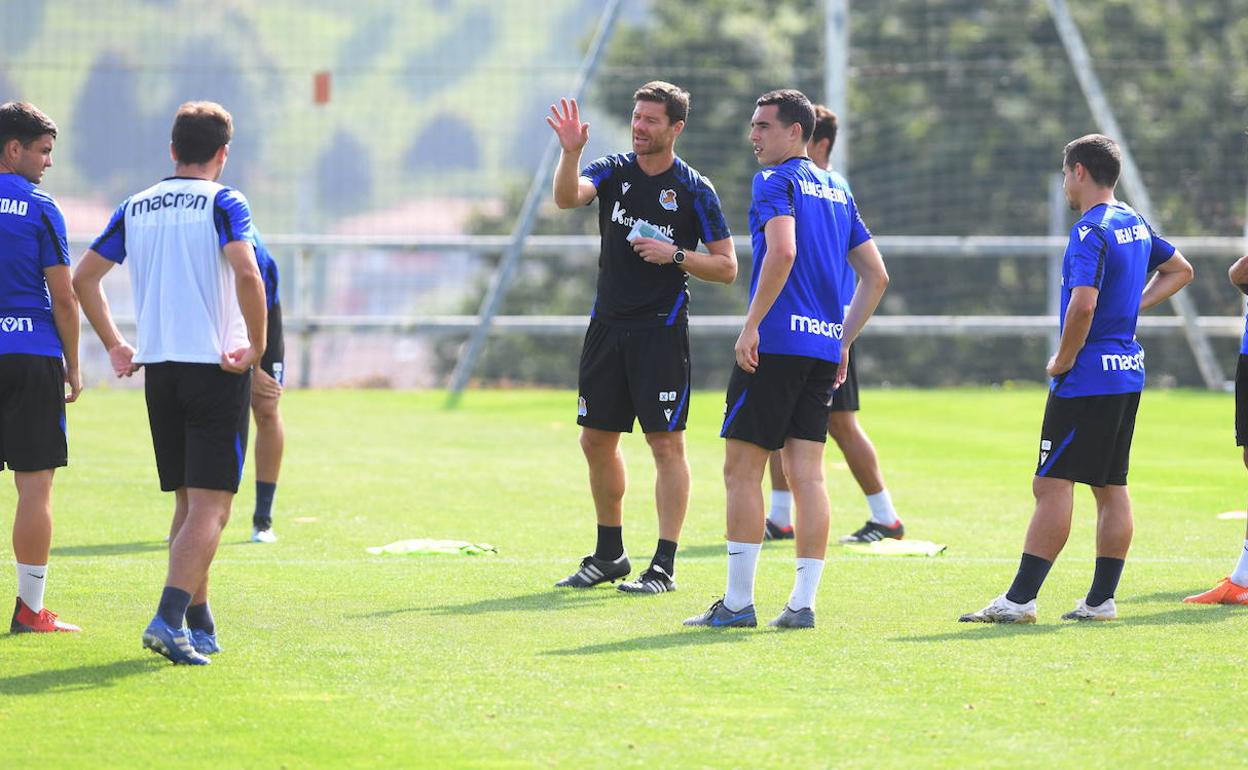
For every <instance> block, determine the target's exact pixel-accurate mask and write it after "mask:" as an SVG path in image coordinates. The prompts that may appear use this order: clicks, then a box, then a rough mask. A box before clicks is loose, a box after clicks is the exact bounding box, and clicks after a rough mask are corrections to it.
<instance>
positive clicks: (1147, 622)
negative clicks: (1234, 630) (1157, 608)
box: [1119, 604, 1244, 626]
mask: <svg viewBox="0 0 1248 770" xmlns="http://www.w3.org/2000/svg"><path fill="white" fill-rule="evenodd" d="M1242 617H1244V610H1243V608H1242V607H1236V606H1232V605H1223V604H1215V605H1191V604H1189V605H1185V606H1183V607H1181V608H1180V607H1176V608H1175V609H1172V610H1166V611H1165V612H1154V613H1152V614H1149V615H1136V614H1128V615H1126V616H1125V617H1124V616H1119V620H1120V621H1121V622H1122V623H1124V624H1125V625H1128V626H1192V625H1196V624H1198V623H1222V622H1224V621H1227V620H1230V619H1231V618H1242Z"/></svg>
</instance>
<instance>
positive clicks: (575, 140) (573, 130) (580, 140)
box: [546, 99, 589, 153]
mask: <svg viewBox="0 0 1248 770" xmlns="http://www.w3.org/2000/svg"><path fill="white" fill-rule="evenodd" d="M546 125H548V126H550V127H551V129H552V130H553V131H554V132H555V136H557V137H559V146H560V147H562V148H563V151H564V152H567V153H579V152H580V151H581V149H582V148H584V147H585V143H586V142H588V141H589V124H588V123H582V122H581V108H580V107H578V106H577V104H576V100H575V99H560V100H559V107H555V105H553V104H552V105H550V115H547V116H546Z"/></svg>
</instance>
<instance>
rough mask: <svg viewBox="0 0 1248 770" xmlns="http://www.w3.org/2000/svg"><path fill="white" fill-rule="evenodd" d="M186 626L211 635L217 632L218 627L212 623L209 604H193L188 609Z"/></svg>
mask: <svg viewBox="0 0 1248 770" xmlns="http://www.w3.org/2000/svg"><path fill="white" fill-rule="evenodd" d="M186 625H187V626H188V627H190V628H198V629H199V630H201V631H206V632H208V633H210V634H215V633H216V632H217V626H216V624H215V623H213V622H212V610H210V609H208V602H204V603H203V604H192V605H191V606H189V607H187V608H186Z"/></svg>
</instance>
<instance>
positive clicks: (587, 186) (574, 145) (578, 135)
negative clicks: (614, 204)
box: [546, 99, 598, 209]
mask: <svg viewBox="0 0 1248 770" xmlns="http://www.w3.org/2000/svg"><path fill="white" fill-rule="evenodd" d="M550 113H551V114H550V115H547V116H546V125H548V126H550V128H551V130H552V131H554V132H555V136H557V137H559V147H560V149H561V152H560V153H559V165H558V166H556V167H555V205H556V206H558V207H559V208H561V209H574V208H577V207H579V206H585V205H587V204H588V203H589V202H590V201H592V200H593V199H594V196H596V195H597V194H598V188H596V187H594V183H593V182H591V181H589V180H588V179H586V178H585V177H583V176H581V175H580V166H581V151H582V150H584V149H585V143H586V142H588V141H589V124H588V123H582V122H581V108H580V107H579V106H578V105H577V103H576V100H575V99H560V100H559V106H558V107H556V106H555V105H553V104H552V105H550Z"/></svg>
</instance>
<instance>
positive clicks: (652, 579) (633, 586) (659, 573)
mask: <svg viewBox="0 0 1248 770" xmlns="http://www.w3.org/2000/svg"><path fill="white" fill-rule="evenodd" d="M615 588H616V590H617V591H623V592H624V593H626V594H665V593H667V592H668V591H675V590H676V581H674V580H672V576H671V575H669V574H667V570H665V569H663V568H662V567H660V566H659V565H657V564H651V565H650V568H649V569H647V570H646V571H645V572H643V573H641V576H640V577H638V578H637V579H636V580H630V581H628V582H627V583H620V584H619V585H618V586H616V587H615Z"/></svg>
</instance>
